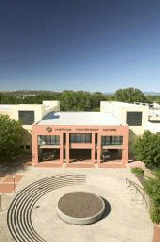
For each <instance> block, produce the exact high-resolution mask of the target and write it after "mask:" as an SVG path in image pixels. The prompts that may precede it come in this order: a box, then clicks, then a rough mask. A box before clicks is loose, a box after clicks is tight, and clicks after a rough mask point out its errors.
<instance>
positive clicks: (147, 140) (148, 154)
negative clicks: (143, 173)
mask: <svg viewBox="0 0 160 242" xmlns="http://www.w3.org/2000/svg"><path fill="white" fill-rule="evenodd" d="M134 152H135V157H136V159H137V160H140V161H143V162H144V163H145V165H146V167H149V168H152V167H153V168H154V167H160V135H159V134H153V133H151V132H150V131H146V132H145V133H144V134H143V135H142V136H139V137H138V138H137V140H136V143H135V145H134Z"/></svg>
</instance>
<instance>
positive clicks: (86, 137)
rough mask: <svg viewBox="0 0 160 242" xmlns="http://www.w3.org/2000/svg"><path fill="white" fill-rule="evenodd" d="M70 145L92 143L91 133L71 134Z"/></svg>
mask: <svg viewBox="0 0 160 242" xmlns="http://www.w3.org/2000/svg"><path fill="white" fill-rule="evenodd" d="M70 143H81V144H83V143H84V144H86V143H92V133H72V134H70Z"/></svg>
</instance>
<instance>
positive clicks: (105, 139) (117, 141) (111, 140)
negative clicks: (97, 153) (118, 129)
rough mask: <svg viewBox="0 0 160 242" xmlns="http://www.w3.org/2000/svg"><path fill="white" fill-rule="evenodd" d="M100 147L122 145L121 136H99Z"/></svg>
mask: <svg viewBox="0 0 160 242" xmlns="http://www.w3.org/2000/svg"><path fill="white" fill-rule="evenodd" d="M101 144H102V145H123V136H122V135H112V136H111V135H102V136H101Z"/></svg>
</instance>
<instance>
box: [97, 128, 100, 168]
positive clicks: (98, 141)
mask: <svg viewBox="0 0 160 242" xmlns="http://www.w3.org/2000/svg"><path fill="white" fill-rule="evenodd" d="M100 160H101V134H99V133H98V134H97V163H98V164H100Z"/></svg>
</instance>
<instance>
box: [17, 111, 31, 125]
mask: <svg viewBox="0 0 160 242" xmlns="http://www.w3.org/2000/svg"><path fill="white" fill-rule="evenodd" d="M18 119H19V120H20V121H22V124H23V125H31V124H33V123H34V111H18Z"/></svg>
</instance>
